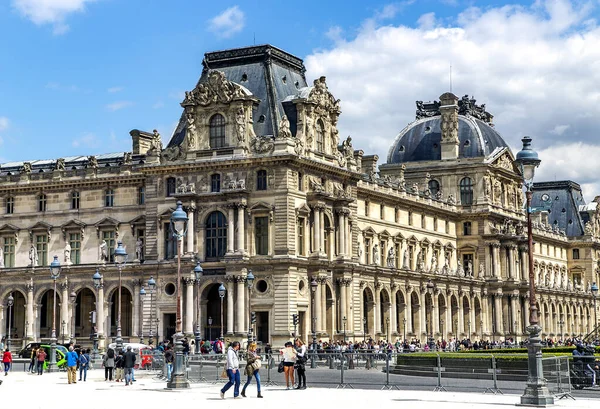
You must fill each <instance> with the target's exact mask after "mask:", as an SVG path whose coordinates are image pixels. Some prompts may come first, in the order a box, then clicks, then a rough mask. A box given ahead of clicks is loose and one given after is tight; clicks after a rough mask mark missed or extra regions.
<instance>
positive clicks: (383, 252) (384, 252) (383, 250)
mask: <svg viewBox="0 0 600 409" xmlns="http://www.w3.org/2000/svg"><path fill="white" fill-rule="evenodd" d="M379 250H380V251H381V257H379V261H380V263H381V266H385V258H386V256H387V249H386V246H385V241H380V242H379Z"/></svg>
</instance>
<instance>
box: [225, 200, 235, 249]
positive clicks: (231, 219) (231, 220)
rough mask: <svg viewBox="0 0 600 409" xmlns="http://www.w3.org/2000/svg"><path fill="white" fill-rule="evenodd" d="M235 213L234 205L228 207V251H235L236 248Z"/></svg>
mask: <svg viewBox="0 0 600 409" xmlns="http://www.w3.org/2000/svg"><path fill="white" fill-rule="evenodd" d="M234 215H235V213H234V205H233V204H230V205H228V207H227V253H229V254H231V253H233V251H234V249H235V216H234Z"/></svg>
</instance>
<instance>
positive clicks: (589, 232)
mask: <svg viewBox="0 0 600 409" xmlns="http://www.w3.org/2000/svg"><path fill="white" fill-rule="evenodd" d="M593 234H594V227H593V226H592V222H589V221H588V222H587V223H586V224H585V235H586V236H592V235H593Z"/></svg>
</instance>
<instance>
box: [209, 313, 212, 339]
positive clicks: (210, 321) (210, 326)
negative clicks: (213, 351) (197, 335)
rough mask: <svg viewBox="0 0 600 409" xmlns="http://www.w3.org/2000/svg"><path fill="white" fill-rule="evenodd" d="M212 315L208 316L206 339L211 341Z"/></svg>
mask: <svg viewBox="0 0 600 409" xmlns="http://www.w3.org/2000/svg"><path fill="white" fill-rule="evenodd" d="M212 323H213V320H212V317H208V340H209V341H211V340H212Z"/></svg>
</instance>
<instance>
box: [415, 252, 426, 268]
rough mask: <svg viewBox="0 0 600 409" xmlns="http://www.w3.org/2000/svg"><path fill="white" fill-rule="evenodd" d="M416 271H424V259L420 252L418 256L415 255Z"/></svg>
mask: <svg viewBox="0 0 600 409" xmlns="http://www.w3.org/2000/svg"><path fill="white" fill-rule="evenodd" d="M417 270H418V271H425V257H424V255H423V251H422V250H420V251H419V254H418V255H417Z"/></svg>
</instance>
